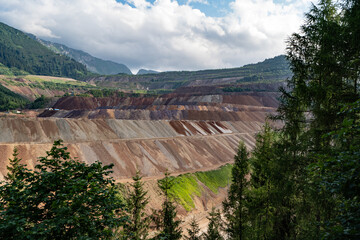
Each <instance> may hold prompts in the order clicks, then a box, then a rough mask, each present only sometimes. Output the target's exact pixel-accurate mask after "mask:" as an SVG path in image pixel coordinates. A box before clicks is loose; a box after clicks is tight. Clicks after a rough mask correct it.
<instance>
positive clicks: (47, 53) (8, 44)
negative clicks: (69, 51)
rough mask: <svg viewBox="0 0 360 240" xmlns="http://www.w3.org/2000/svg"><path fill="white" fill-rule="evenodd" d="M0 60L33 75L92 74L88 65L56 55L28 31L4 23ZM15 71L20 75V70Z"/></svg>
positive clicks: (76, 76) (1, 28) (64, 75)
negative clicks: (27, 33) (18, 71)
mask: <svg viewBox="0 0 360 240" xmlns="http://www.w3.org/2000/svg"><path fill="white" fill-rule="evenodd" d="M0 63H2V64H3V65H4V66H6V67H7V68H10V69H17V70H20V71H26V72H28V73H30V74H36V75H48V76H63V77H71V78H75V79H79V78H81V77H84V76H86V75H88V74H89V72H88V71H87V70H86V67H85V66H84V65H82V64H81V63H78V62H76V61H75V60H73V59H70V58H69V57H66V56H61V55H59V54H55V53H54V52H52V51H51V50H49V49H48V48H46V47H45V46H43V45H42V44H40V43H39V42H37V41H35V40H33V39H31V38H30V37H29V36H28V35H26V34H25V33H23V32H21V31H19V30H17V29H15V28H12V27H10V26H8V25H6V24H4V23H0ZM13 73H15V74H16V71H15V72H14V71H13Z"/></svg>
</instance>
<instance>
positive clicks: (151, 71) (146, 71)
mask: <svg viewBox="0 0 360 240" xmlns="http://www.w3.org/2000/svg"><path fill="white" fill-rule="evenodd" d="M153 73H159V72H157V71H154V70H147V69H140V70H139V71H138V72H137V74H136V75H143V74H153Z"/></svg>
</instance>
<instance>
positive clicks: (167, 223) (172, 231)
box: [154, 172, 182, 240]
mask: <svg viewBox="0 0 360 240" xmlns="http://www.w3.org/2000/svg"><path fill="white" fill-rule="evenodd" d="M173 184H174V179H173V178H170V176H169V173H168V172H166V173H165V178H164V179H163V180H162V181H160V182H159V187H160V189H161V190H162V191H163V193H164V195H165V200H164V203H163V205H162V209H161V210H160V211H159V212H158V214H157V215H155V216H154V218H155V223H156V225H157V229H158V230H159V231H160V232H159V234H158V235H157V236H156V237H155V238H154V239H168V240H177V239H181V232H182V230H181V228H180V223H181V220H176V214H177V212H176V206H175V205H174V203H173V202H172V200H171V198H172V196H171V192H170V189H171V188H172V186H173Z"/></svg>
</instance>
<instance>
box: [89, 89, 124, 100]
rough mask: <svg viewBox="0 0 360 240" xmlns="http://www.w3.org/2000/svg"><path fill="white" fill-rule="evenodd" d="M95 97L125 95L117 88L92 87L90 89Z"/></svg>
mask: <svg viewBox="0 0 360 240" xmlns="http://www.w3.org/2000/svg"><path fill="white" fill-rule="evenodd" d="M88 93H90V94H91V95H92V96H93V97H97V98H102V97H124V95H125V94H124V93H123V92H119V91H118V90H116V89H91V90H89V91H88Z"/></svg>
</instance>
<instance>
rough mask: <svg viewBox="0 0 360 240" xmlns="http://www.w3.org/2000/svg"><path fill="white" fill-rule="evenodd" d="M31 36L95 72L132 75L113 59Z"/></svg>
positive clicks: (126, 68)
mask: <svg viewBox="0 0 360 240" xmlns="http://www.w3.org/2000/svg"><path fill="white" fill-rule="evenodd" d="M31 37H34V38H35V39H36V40H37V41H39V42H40V43H41V44H43V45H45V46H46V47H48V48H49V49H50V50H52V51H54V52H56V53H59V54H61V55H65V56H68V57H70V58H72V59H74V60H76V61H78V62H80V63H82V64H84V65H85V66H86V67H87V69H88V70H89V71H91V72H93V73H99V74H104V75H113V74H119V73H126V74H129V75H132V72H131V70H130V69H129V68H128V67H127V66H125V65H124V64H120V63H116V62H113V61H107V60H102V59H100V58H96V57H93V56H91V55H90V54H88V53H86V52H83V51H81V50H76V49H73V48H69V47H67V46H65V45H63V44H59V43H54V42H50V41H45V40H42V39H39V38H37V37H35V36H31Z"/></svg>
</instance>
